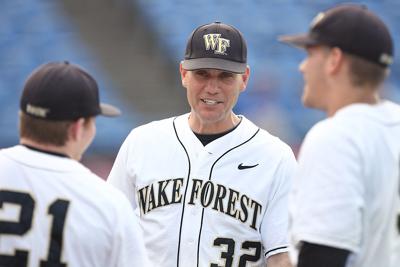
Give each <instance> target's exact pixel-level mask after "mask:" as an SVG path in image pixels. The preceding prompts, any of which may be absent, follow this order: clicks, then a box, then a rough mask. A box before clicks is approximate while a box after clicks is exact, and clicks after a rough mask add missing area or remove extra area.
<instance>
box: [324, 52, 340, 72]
mask: <svg viewBox="0 0 400 267" xmlns="http://www.w3.org/2000/svg"><path fill="white" fill-rule="evenodd" d="M343 61H344V53H343V51H342V50H341V49H340V48H338V47H334V48H332V49H330V53H329V58H328V64H327V68H328V69H327V70H328V73H329V74H335V73H338V72H339V70H340V69H341V68H342V66H343Z"/></svg>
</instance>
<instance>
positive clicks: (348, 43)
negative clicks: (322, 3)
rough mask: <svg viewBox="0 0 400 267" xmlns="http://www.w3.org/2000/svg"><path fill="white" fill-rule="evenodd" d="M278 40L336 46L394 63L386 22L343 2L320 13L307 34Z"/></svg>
mask: <svg viewBox="0 0 400 267" xmlns="http://www.w3.org/2000/svg"><path fill="white" fill-rule="evenodd" d="M279 40H280V41H282V42H285V43H288V44H291V45H294V46H297V47H301V48H305V47H307V46H312V45H327V46H331V47H338V48H340V49H341V50H343V51H344V52H347V53H349V54H352V55H356V56H359V57H361V58H363V59H366V60H368V61H370V62H373V63H376V64H379V65H380V66H382V67H388V66H389V65H390V64H392V62H393V40H392V37H391V35H390V32H389V30H388V28H387V27H386V25H385V23H384V22H383V21H382V20H381V19H380V18H379V17H378V16H376V15H375V14H373V13H372V12H371V11H369V10H368V9H367V7H366V6H364V5H356V4H342V5H338V6H336V7H333V8H331V9H328V10H327V11H325V12H321V13H319V14H318V15H317V16H316V17H315V18H314V20H313V21H312V23H311V28H310V30H309V32H308V33H306V34H297V35H284V36H280V37H279Z"/></svg>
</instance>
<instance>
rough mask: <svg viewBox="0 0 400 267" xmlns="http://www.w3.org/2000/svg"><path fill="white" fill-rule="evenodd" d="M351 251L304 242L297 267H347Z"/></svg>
mask: <svg viewBox="0 0 400 267" xmlns="http://www.w3.org/2000/svg"><path fill="white" fill-rule="evenodd" d="M349 254H350V251H348V250H345V249H339V248H334V247H328V246H323V245H318V244H313V243H308V242H303V243H302V245H301V248H300V253H299V259H298V264H297V267H321V266H323V267H345V266H346V262H347V259H348V257H349Z"/></svg>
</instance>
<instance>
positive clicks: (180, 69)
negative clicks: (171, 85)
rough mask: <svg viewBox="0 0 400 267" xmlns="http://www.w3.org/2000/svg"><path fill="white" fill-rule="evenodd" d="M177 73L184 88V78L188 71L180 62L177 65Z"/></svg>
mask: <svg viewBox="0 0 400 267" xmlns="http://www.w3.org/2000/svg"><path fill="white" fill-rule="evenodd" d="M179 72H180V73H181V81H182V86H183V87H185V88H186V79H185V78H186V75H187V73H188V71H187V70H185V69H184V68H183V67H182V62H181V63H180V64H179Z"/></svg>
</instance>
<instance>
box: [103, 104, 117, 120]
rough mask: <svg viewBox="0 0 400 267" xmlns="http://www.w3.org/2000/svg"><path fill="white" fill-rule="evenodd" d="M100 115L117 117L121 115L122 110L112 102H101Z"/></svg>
mask: <svg viewBox="0 0 400 267" xmlns="http://www.w3.org/2000/svg"><path fill="white" fill-rule="evenodd" d="M100 115H103V116H107V117H116V116H119V115H121V111H120V110H119V109H118V108H117V107H114V106H112V105H110V104H105V103H100Z"/></svg>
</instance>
